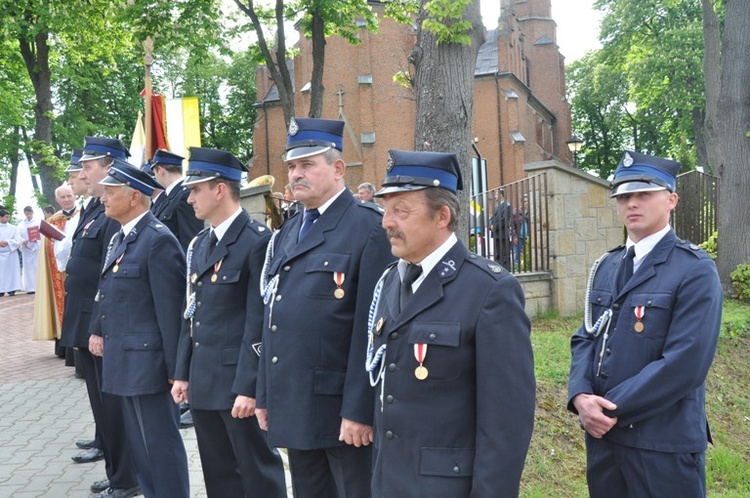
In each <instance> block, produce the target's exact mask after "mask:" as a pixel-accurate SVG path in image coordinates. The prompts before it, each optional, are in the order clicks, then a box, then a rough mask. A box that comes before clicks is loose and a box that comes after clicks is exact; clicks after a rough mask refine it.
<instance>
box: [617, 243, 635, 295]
mask: <svg viewBox="0 0 750 498" xmlns="http://www.w3.org/2000/svg"><path fill="white" fill-rule="evenodd" d="M634 258H635V246H630V249H628V252H627V253H626V254H625V257H624V258H623V259H622V261H620V265H619V266H618V267H617V292H618V294H619V293H620V291H622V289H623V287H625V284H627V283H628V280H630V277H632V276H633V259H634Z"/></svg>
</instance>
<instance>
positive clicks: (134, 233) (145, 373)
mask: <svg viewBox="0 0 750 498" xmlns="http://www.w3.org/2000/svg"><path fill="white" fill-rule="evenodd" d="M118 259H119V262H117V260H118ZM115 266H117V271H115V270H114V268H115ZM184 272H185V256H184V254H183V252H182V248H181V247H180V244H179V243H178V242H177V239H176V238H175V236H174V235H172V232H170V231H169V229H168V228H167V227H165V226H164V225H162V224H161V223H159V222H158V221H157V220H156V218H154V216H153V214H151V212H147V213H146V214H145V215H144V216H143V218H141V219H140V220H139V221H138V223H137V224H136V225H135V227H134V228H133V230H131V231H130V233H128V235H127V236H126V237H125V239H124V240H123V242H122V243H121V244H120V246H119V247H118V248H117V250H115V251H113V254H111V255H110V257H109V259H108V261H107V262H106V263H105V266H104V269H103V270H102V271H101V279H100V282H99V291H98V292H99V297H98V302H97V307H96V311H95V313H96V314H95V316H94V318H93V319H92V321H91V328H90V332H91V333H92V334H96V335H100V336H102V337H103V338H104V354H103V358H104V362H103V372H102V391H104V392H108V393H111V394H116V395H118V396H138V395H146V394H156V393H160V392H164V391H169V390H170V385H169V383H168V382H167V379H173V378H174V375H175V365H176V359H177V342H178V340H179V335H180V326H181V325H182V318H181V317H182V302H183V296H184V293H185V276H184V275H185V273H184Z"/></svg>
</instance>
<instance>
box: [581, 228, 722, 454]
mask: <svg viewBox="0 0 750 498" xmlns="http://www.w3.org/2000/svg"><path fill="white" fill-rule="evenodd" d="M624 251H625V249H624V248H620V249H619V250H615V251H613V252H611V253H610V255H609V256H608V257H607V258H606V259H605V260H604V261H603V262H602V264H601V265H600V266H599V269H598V271H597V272H596V277H595V279H594V282H593V288H592V291H591V293H590V304H591V307H592V310H593V320H596V319H597V318H598V317H599V316H600V315H601V314H602V313H603V312H604V311H605V310H607V309H608V308H611V309H612V311H613V316H612V319H611V325H610V329H609V335H610V338H609V340H608V344H607V347H606V349H605V354H604V356H603V361H602V367H601V372H600V375H598V376H597V375H596V374H597V365H598V363H599V353H600V351H601V347H602V339H603V333H602V334H601V335H600V336H599V337H598V338H594V337H593V336H591V335H589V334H587V333H586V330H585V328H584V327H581V328H580V329H579V330H578V331H577V332H576V334H575V335H574V336H573V339H572V341H571V350H572V363H571V369H570V379H569V391H568V408H569V409H570V410H571V411H574V412H575V407H573V404H572V400H573V398H574V397H575V396H577V395H578V394H581V393H590V394H596V395H599V396H602V397H604V398H606V399H608V400H610V401H612V402H613V403H615V404H616V405H617V409H616V410H614V411H612V412H611V413H609V415H610V416H613V417H617V418H618V421H617V425H616V426H615V427H613V428H612V429H611V430H610V431H609V432H608V433H607V434H605V436H604V438H605V439H607V440H609V441H611V442H613V443H616V444H621V445H624V446H629V447H633V448H641V449H646V450H655V451H663V452H671V453H696V452H701V451H705V449H706V446H707V439H708V434H707V421H706V411H705V397H706V389H705V378H706V375H707V374H708V370H709V368H710V366H711V363H712V361H713V357H714V353H715V352H716V344H717V341H718V335H719V328H720V324H721V309H722V300H723V295H722V289H721V284H720V282H719V276H718V273H717V271H716V266H715V265H714V262H713V261H712V260H711V258H710V257H709V256H708V255H707V254H706V253H705V252H704V251H703V250H701V249H699V248H698V247H697V246H695V245H693V244H690V243H688V242H685V241H682V240H680V239H678V238H677V237H676V236H675V234H674V231H670V232H669V233H668V234H667V235H665V236H664V238H662V240H661V241H659V242H658V243H657V244H656V246H655V247H654V249H653V250H652V251H651V253H649V255H648V256H647V257H646V258H645V259H644V260H643V263H641V266H640V268H639V269H638V271H637V272H635V274H634V275H633V277H632V278H631V279H630V281H629V282H628V283H627V284H626V285H625V287H623V289H622V291H621V292H620V293H619V294H616V293H615V285H616V284H615V275H616V271H617V265H618V263H619V261H620V260H621V259H622V257H623V255H624ZM637 306H643V309H644V315H643V318H642V322H643V330H642V331H641V332H638V331H637V330H635V328H634V327H635V324H636V316H635V307H637Z"/></svg>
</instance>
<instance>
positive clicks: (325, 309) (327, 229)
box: [257, 191, 393, 450]
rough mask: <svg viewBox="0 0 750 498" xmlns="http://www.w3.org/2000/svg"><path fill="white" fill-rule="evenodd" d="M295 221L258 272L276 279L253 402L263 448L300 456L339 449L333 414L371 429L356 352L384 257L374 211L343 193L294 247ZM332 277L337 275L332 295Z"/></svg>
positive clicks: (368, 395) (363, 340)
mask: <svg viewBox="0 0 750 498" xmlns="http://www.w3.org/2000/svg"><path fill="white" fill-rule="evenodd" d="M302 218H303V217H302V215H297V216H294V217H293V218H291V219H290V220H289V221H287V222H286V223H285V224H284V225H283V226H282V227H281V228H280V230H279V232H278V234H277V236H276V237H275V238H274V239H273V244H274V245H273V252H274V254H273V258H272V259H271V260H270V264H269V266H268V270H267V274H268V276H269V277H273V276H274V275H278V276H279V282H278V289H277V292H276V294H275V297H273V300H272V301H271V302H269V303H268V304H267V305H266V307H265V313H264V325H263V349H262V354H261V357H260V367H259V372H258V389H257V406H258V407H259V408H267V409H268V439H269V443H271V445H272V446H277V447H286V448H293V449H298V450H308V449H320V448H330V447H334V446H339V445H342V444H344V443H342V442H340V441H339V440H338V438H339V429H340V427H341V418H342V417H343V418H346V419H349V420H353V421H355V422H359V423H363V424H367V425H371V424H372V410H373V390H372V388H371V387H370V384H369V381H368V378H367V374H366V372H365V371H364V370H363V368H362V355H363V353H364V351H366V345H367V331H366V328H367V315H368V312H369V306H370V302H371V301H372V291H373V289H374V288H375V284H376V282H377V280H378V278H379V277H380V275H381V274H382V272H383V270H384V269H385V267H386V265H387V263H388V262H390V261H392V260H393V256H392V255H391V250H390V244H389V243H388V240H387V238H386V235H385V231H384V230H383V228H382V227H381V221H382V214H381V213H380V212H379V211H378V210H376V209H373V208H372V207H370V206H368V205H366V204H360V203H359V202H357V201H356V200H355V199H354V196H352V194H351V193H349V192H348V191H345V192H342V193H341V195H339V197H338V198H337V199H336V200H335V201H334V202H333V203H332V204H331V205H330V206H329V207H328V209H327V210H326V211H325V212H324V213H323V214H322V215H321V216H320V218H318V220H317V221H316V222H315V224H314V225H313V226H312V228H311V229H310V231H309V232H308V233H307V235H306V236H305V238H304V239H303V240H302V241H300V242H299V243H297V239H298V234H299V230H300V226H301V223H302ZM334 272H340V273H343V274H344V282H343V284H342V289H343V290H344V293H345V294H344V296H343V297H342V298H341V299H337V298H336V297H335V296H334V291H335V290H336V288H337V286H336V283H335V281H334V277H335V275H334ZM270 304H273V310H272V313H273V314H272V316H271V309H270Z"/></svg>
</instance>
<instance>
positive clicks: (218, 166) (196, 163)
mask: <svg viewBox="0 0 750 498" xmlns="http://www.w3.org/2000/svg"><path fill="white" fill-rule="evenodd" d="M243 171H245V165H244V164H242V161H240V160H239V159H237V158H236V157H235V156H234V154H232V153H231V152H228V151H226V150H221V149H207V148H204V147H190V159H189V160H188V171H187V177H186V178H185V181H184V182H182V184H183V185H193V184H194V183H201V182H207V181H209V180H214V179H217V178H222V179H224V180H229V181H233V182H239V181H240V180H241V179H242V173H243Z"/></svg>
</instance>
